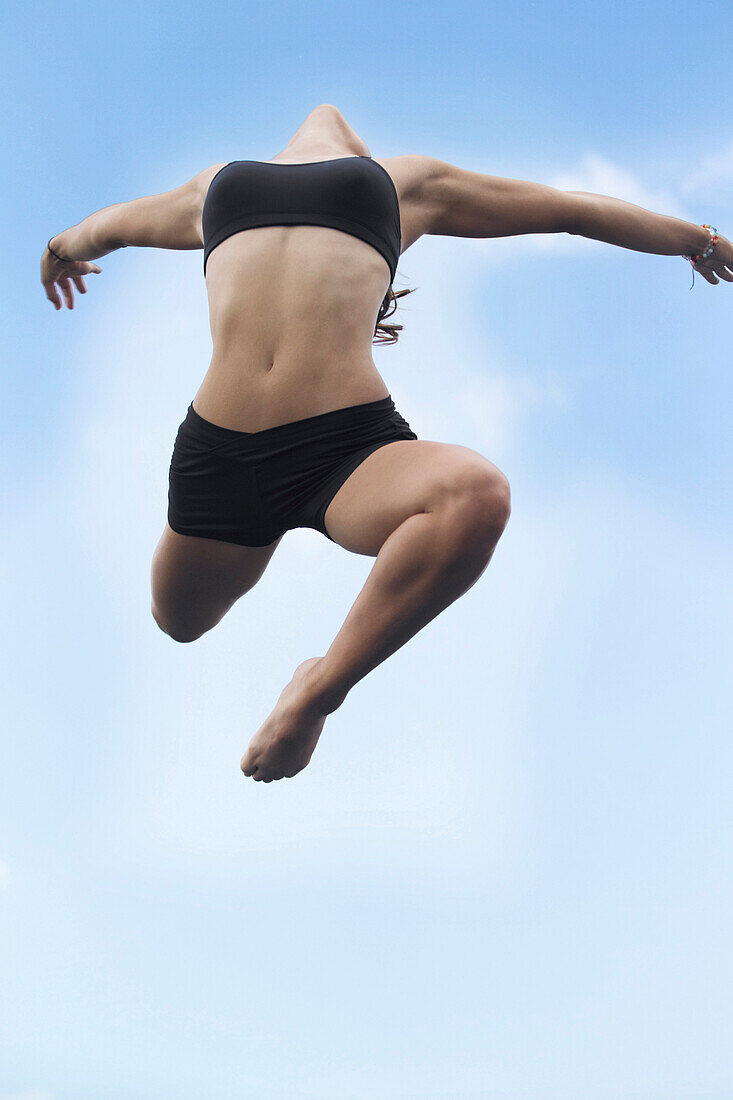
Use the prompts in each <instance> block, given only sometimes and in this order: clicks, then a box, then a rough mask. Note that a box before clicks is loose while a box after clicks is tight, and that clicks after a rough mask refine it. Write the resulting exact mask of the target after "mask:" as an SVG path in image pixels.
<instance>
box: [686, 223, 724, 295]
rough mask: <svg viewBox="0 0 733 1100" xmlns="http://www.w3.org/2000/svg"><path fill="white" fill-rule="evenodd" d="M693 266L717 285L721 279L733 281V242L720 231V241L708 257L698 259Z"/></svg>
mask: <svg viewBox="0 0 733 1100" xmlns="http://www.w3.org/2000/svg"><path fill="white" fill-rule="evenodd" d="M692 266H693V267H694V268H695V271H697V272H699V274H700V275H702V277H703V279H707V281H708V282H709V283H712V284H713V286H717V284H718V283H719V282H720V280H721V279H722V280H723V281H724V282H726V283H733V244H731V242H730V241H729V240H728V239H727V237H723V236H721V234H720V233H718V243H717V244H716V245H715V248H714V249H713V251H712V253H711V254H710V255H709V256H708V257H707V259H705V260H698V262H697V263H693V265H692Z"/></svg>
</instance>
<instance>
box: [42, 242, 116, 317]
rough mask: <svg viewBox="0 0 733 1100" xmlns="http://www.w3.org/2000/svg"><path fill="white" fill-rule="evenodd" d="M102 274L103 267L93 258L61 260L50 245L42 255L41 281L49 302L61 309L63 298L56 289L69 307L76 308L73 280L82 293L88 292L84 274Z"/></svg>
mask: <svg viewBox="0 0 733 1100" xmlns="http://www.w3.org/2000/svg"><path fill="white" fill-rule="evenodd" d="M90 274H92V275H101V274H102V269H101V267H97V265H96V264H95V263H92V261H91V260H59V259H58V258H57V257H56V256H54V255H53V253H52V252H50V251H49V248H48V245H46V249H45V251H44V253H43V256H42V257H41V282H42V283H43V286H44V289H45V291H46V297H47V298H48V300H49V302H53V304H54V306H55V307H56V309H61V298H60V297H59V292H58V290H57V289H56V284H57V283H58V286H59V290H60V291H61V293H62V294H63V296H64V298H65V300H66V305H67V307H68V308H69V309H73V308H74V291H73V290H72V288H71V281H72V280H73V282H74V284H75V285H76V289H77V290H78V291H79V293H80V294H86V292H87V287H86V283H85V282H84V278H83V277H84V275H90Z"/></svg>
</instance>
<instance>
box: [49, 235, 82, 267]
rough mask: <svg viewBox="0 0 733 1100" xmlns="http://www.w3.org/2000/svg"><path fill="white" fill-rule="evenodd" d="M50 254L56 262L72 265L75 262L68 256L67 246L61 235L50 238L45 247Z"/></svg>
mask: <svg viewBox="0 0 733 1100" xmlns="http://www.w3.org/2000/svg"><path fill="white" fill-rule="evenodd" d="M46 247H47V248H48V249H49V251H50V252H51V254H52V255H53V254H54V253H55V254H56V255H55V258H56V259H57V260H64V262H65V263H74V262H75V261H74V260H73V259H72V258H71V256H70V255H69V249H68V245H67V244H66V242H65V241H64V235H63V233H59V234H57V235H56V236H55V237H51V239H50V240H49V242H48V245H47V246H46Z"/></svg>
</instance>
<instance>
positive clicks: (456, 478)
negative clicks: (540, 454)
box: [241, 440, 510, 782]
mask: <svg viewBox="0 0 733 1100" xmlns="http://www.w3.org/2000/svg"><path fill="white" fill-rule="evenodd" d="M509 509H510V505H509V486H508V482H507V480H506V478H505V477H504V475H503V474H502V473H501V471H500V470H498V469H497V467H496V466H494V465H493V463H491V462H489V461H488V459H485V458H484V457H483V456H482V455H480V454H478V453H477V452H475V451H471V450H470V449H469V448H467V447H461V446H455V445H452V444H444V443H431V442H428V441H424V440H417V441H401V442H394V443H391V444H388V445H387V446H384V447H381V448H380V449H379V450H377V451H374V452H373V453H372V454H371V455H369V456H368V457H367V458H366V459H365V460H364V461H363V462H362V463H361V465H360V466H358V467H357V469H356V470H355V471H354V472H353V473H352V474H351V476H350V477H349V478H348V479H347V480H346V482H345V483H344V485H343V486H342V487H341V489H340V490H339V492H338V493H337V494H336V496H335V497H334V499H333V502H332V504H331V505H330V506H329V508H328V510H327V514H326V517H327V522H328V527H329V534H330V535H331V537H332V538H333V539H334V541H336V542H339V543H340V544H341V545H342V546H345V547H346V548H348V549H350V550H352V551H354V552H356V553H366V554H370V553H376V555H377V560H376V562H375V564H374V567H373V568H372V571H371V573H370V574H369V576H368V577H367V580H366V583H365V585H364V587H363V589H362V591H361V592H360V593H359V595H358V597H357V599H356V601H355V602H354V605H353V606H352V608H351V610H350V611H349V614H348V615H347V617H346V620H345V622H344V624H343V626H342V627H341V630H340V631H339V632H338V634H337V636H336V638H335V639H334V640H333V642H332V644H331V646H330V647H329V649H328V652H327V653H326V654H325V656H324V657H321V658H314V659H311V660H310V661H306V662H304V663H303V665H301V666H300V667H299V668H298V669H297V670H296V673H295V675H294V677H293V680H292V681H291V683H290V684H288V686H287V687H286V688H285V690H284V691H283V693H282V694H281V696H280V700H279V701H278V704H277V706H276V707H275V710H274V711H273V712H272V714H271V715H270V717H269V718H268V719H267V721H266V722H265V723H264V725H263V726H262V727H261V728H260V730H259V731H258V733H257V734H256V735H255V737H254V738H253V739H252V742H251V743H250V746H249V749H248V751H247V753H246V754H245V756H244V757H243V759H242V765H241V766H242V771H243V772H244V774H245V775H251V776H252V777H253V778H255V779H263V780H264V781H265V782H269V781H270V780H272V779H280V778H283V777H284V776H291V775H294V774H296V773H297V772H298V771H301V770H302V768H304V767H305V766H306V764H307V763H308V761H309V760H310V756H311V755H312V753H313V750H314V749H315V745H316V743H317V741H318V738H319V737H320V733H321V730H322V728H323V725H324V722H325V717H326V715H327V714H330V713H332V712H333V711H334V710H336V709H337V708H338V707H339V706H340V705H341V703H342V702H343V700H344V699H345V698H346V695H347V693H348V692H349V691H350V689H351V688H352V687H353V686H354V685H355V684H356V683H357V682H358V681H359V680H361V679H362V678H363V677H364V676H366V675H367V673H368V672H370V671H371V670H372V669H373V668H375V667H376V666H377V665H378V664H380V663H381V662H382V661H384V660H386V658H387V657H389V656H390V655H391V654H392V653H394V652H395V651H396V650H397V649H399V648H400V646H402V645H404V644H405V642H407V641H408V640H409V639H410V638H412V637H413V636H414V635H415V634H416V633H417V632H418V631H419V630H420V629H422V627H424V626H425V625H426V624H427V623H428V622H430V621H431V620H432V619H434V618H435V617H436V616H437V615H438V614H439V613H440V612H441V611H443V610H445V608H446V607H448V605H449V604H451V603H453V602H454V601H455V600H456V599H458V597H459V596H461V595H463V594H464V593H465V592H466V591H467V590H468V589H469V588H471V587H472V585H473V584H475V582H476V581H477V580H478V578H479V577H480V576H481V574H482V573H483V572H484V570H485V569H486V566H487V565H488V563H489V561H490V560H491V556H492V554H493V552H494V548H495V546H496V544H497V542H498V540H499V538H500V536H501V533H502V531H503V530H504V527H505V525H506V523H507V520H508V518H509Z"/></svg>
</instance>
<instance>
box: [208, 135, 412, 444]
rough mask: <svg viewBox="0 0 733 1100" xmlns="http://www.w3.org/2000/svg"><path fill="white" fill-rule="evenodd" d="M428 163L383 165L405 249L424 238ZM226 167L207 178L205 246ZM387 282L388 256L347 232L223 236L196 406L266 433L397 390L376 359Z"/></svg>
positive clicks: (297, 229)
mask: <svg viewBox="0 0 733 1100" xmlns="http://www.w3.org/2000/svg"><path fill="white" fill-rule="evenodd" d="M348 155H349V154H344V156H348ZM336 159H339V158H337V157H334V156H332V155H331V156H324V157H322V158H319V156H318V153H317V151H316V150H314V151H313V153H312V156H310V157H307V158H306V157H304V158H303V159H302V160H299V161H297V162H295V161H293V162H288V161H281V160H278V159H275V160H272V161H265V162H261V163H265V164H288V163H299V164H300V163H302V164H305V163H310V162H311V161H317V160H321V161H325V160H336ZM371 159H375V158H371ZM423 160H424V158H420V157H416V156H404V157H392V158H390V159H388V160H384V161H382V160H378V161H377V162H376V163H377V164H379V165H381V167H382V168H383V169H384V170H385V171H386V172H387V173H388V174H389V177H390V179H391V181H392V183H394V186H395V192H396V200H397V202H398V207H399V218H400V229H401V242H400V251H401V252H404V251H405V250H406V249H407V248H409V247H410V245H411V244H413V243H414V242H415V241H416V240H417V239H418V237H420V236H421V235H422V234H423V233H424V232H426V226H427V212H426V210H425V209H424V203H423V201H422V199H421V195H422V191H421V186H420V184H421V180H422V173H423V172H424V167H423ZM225 163H226V162H225ZM224 166H225V165H223V164H217V165H212V166H211V168H210V169H208V170H207V171H206V172H205V173H201V177H200V178H201V181H202V182H201V193H200V210H199V215H198V219H197V224H198V228H199V232H200V235H201V241H202V245H203V241H204V234H203V226H202V221H201V215H202V213H203V209H204V202H205V200H206V196H207V194H208V191H209V187H210V184H211V181H212V180H213V179H214V177H215V176H216V175H217V173H218V172H219V170H220V169H221V168H223V167H224ZM389 285H390V268H389V264H388V263H387V261H386V259H385V258H384V256H382V255H381V254H380V253H379V252H378V251H377V250H376V249H375V248H374V247H372V246H371V245H370V244H367V243H366V241H364V240H362V239H360V238H358V237H354V236H351V235H350V234H349V233H346V232H342V231H340V230H336V229H331V228H327V227H324V226H320V225H289V226H288V225H271V226H259V227H258V228H256V229H247V230H244V231H242V232H237V233H234V234H233V235H232V236H230V237H227V238H226V239H224V240H223V241H221V243H220V244H218V245H217V246H216V247H215V248H214V249H213V251H211V254H210V255H209V257H208V259H207V262H206V288H207V294H208V300H209V316H210V327H211V337H212V345H213V346H212V357H211V362H210V364H209V368H208V371H207V373H206V376H205V378H204V380H203V382H202V384H201V386H200V387H199V390H198V391H197V393H196V395H195V397H194V406H195V408H196V411H197V412H198V413H199V415H200V416H202V417H203V418H204V419H205V420H210V421H212V423H215V424H220V425H222V426H223V427H227V428H233V429H235V430H237V431H245V432H258V431H262V430H264V429H265V428H269V427H272V426H274V425H276V424H283V423H286V422H288V421H292V420H300V419H303V418H304V417H308V416H316V415H318V414H319V413H323V412H330V411H331V410H332V409H338V408H343V407H345V406H347V405H357V404H362V403H364V402H368V401H376V400H378V399H379V398H381V397H386V396H387V394H388V393H389V390H388V388H387V386H386V385H385V383H384V381H383V379H382V377H381V375H380V374H379V371H378V370H377V367H376V365H375V363H374V360H373V358H372V340H373V337H374V326H375V323H376V318H377V313H378V311H379V307H380V305H381V303H382V301H383V299H384V296H385V294H386V293H387V290H388V288H389Z"/></svg>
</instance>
